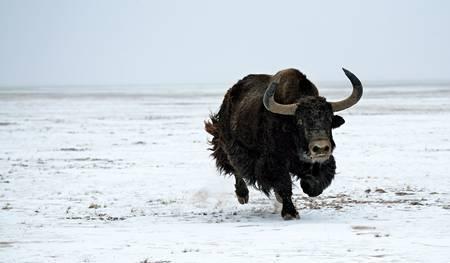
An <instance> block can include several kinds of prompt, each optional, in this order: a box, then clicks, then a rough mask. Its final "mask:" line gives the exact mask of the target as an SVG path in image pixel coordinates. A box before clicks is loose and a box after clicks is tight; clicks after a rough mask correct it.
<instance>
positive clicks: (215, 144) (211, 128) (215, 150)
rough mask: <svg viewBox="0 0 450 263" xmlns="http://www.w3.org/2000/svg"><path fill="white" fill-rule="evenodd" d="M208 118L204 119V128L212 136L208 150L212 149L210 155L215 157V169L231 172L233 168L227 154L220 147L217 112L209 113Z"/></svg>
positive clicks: (224, 172) (225, 172) (226, 172)
mask: <svg viewBox="0 0 450 263" xmlns="http://www.w3.org/2000/svg"><path fill="white" fill-rule="evenodd" d="M209 117H210V119H209V120H207V121H205V130H206V132H207V133H209V134H211V135H212V136H213V138H212V139H211V140H210V141H208V143H209V144H210V145H211V146H212V147H211V148H209V149H208V150H211V151H212V154H211V156H212V157H213V158H214V159H216V166H217V169H218V170H219V171H220V172H221V173H223V174H233V173H234V169H233V167H232V166H231V165H230V162H229V161H228V157H227V154H226V153H225V152H224V151H223V149H222V148H221V147H220V138H221V136H222V135H221V129H220V124H219V114H211V115H210V116H209Z"/></svg>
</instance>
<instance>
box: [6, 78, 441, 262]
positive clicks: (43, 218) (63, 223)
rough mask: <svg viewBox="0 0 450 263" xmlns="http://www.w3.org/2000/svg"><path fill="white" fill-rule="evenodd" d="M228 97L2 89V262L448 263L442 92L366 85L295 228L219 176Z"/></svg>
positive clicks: (202, 90) (303, 201)
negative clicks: (214, 139) (216, 145)
mask: <svg viewBox="0 0 450 263" xmlns="http://www.w3.org/2000/svg"><path fill="white" fill-rule="evenodd" d="M227 88H228V87H226V86H223V87H221V88H218V87H215V88H214V89H213V88H209V87H198V88H195V87H181V86H180V87H167V88H164V87H162V88H158V89H150V88H140V87H123V88H121V87H111V88H95V89H88V88H82V89H77V88H66V89H59V90H58V89H38V88H35V89H25V88H21V89H16V90H14V89H0V262H300V260H303V262H449V261H450V174H449V170H450V165H449V160H450V141H449V139H450V136H449V135H450V132H449V131H450V87H445V86H436V87H432V86H430V87H428V86H427V87H425V86H413V87H401V88H395V87H376V86H372V87H371V86H367V87H366V88H365V94H364V97H363V99H362V100H361V102H360V103H359V104H358V105H357V106H355V107H353V108H352V109H350V110H347V111H345V112H343V113H342V114H341V116H343V117H344V118H345V119H346V124H344V125H343V126H342V127H341V128H339V129H337V130H335V131H334V138H335V141H336V144H337V149H336V151H335V157H336V160H337V166H338V174H337V176H336V179H335V180H334V182H333V183H332V185H331V186H330V187H329V188H328V189H327V190H326V191H325V192H324V193H323V194H322V195H321V196H320V197H318V198H309V197H307V196H306V195H305V194H303V193H302V191H301V189H300V187H299V184H298V182H296V187H295V189H294V193H295V196H294V199H295V204H296V206H297V207H298V208H299V212H300V215H301V219H300V220H293V221H283V220H282V219H281V217H280V215H279V213H280V207H279V205H278V204H277V203H276V202H275V201H274V198H272V199H268V198H266V197H265V196H264V195H262V194H261V193H259V192H257V191H255V190H251V192H250V202H249V204H246V205H240V204H238V202H237V200H236V198H235V196H234V186H233V184H234V179H232V178H225V177H223V176H219V175H218V174H217V172H216V170H215V167H214V162H213V160H211V158H210V157H209V152H208V151H207V150H206V149H207V148H208V147H209V146H208V145H207V143H206V141H207V139H208V136H207V134H206V133H205V132H204V131H203V121H204V120H205V119H206V118H207V116H208V114H209V113H210V111H216V110H217V108H218V107H219V105H220V103H221V101H222V97H223V94H224V93H225V91H226V89H227ZM350 91H351V89H350V87H349V86H343V87H341V88H337V87H335V88H332V87H330V88H327V89H322V90H321V93H322V94H323V95H324V96H326V97H328V98H329V99H330V100H332V99H339V98H342V97H344V96H346V95H348V93H349V92H350Z"/></svg>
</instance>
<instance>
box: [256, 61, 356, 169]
mask: <svg viewBox="0 0 450 263" xmlns="http://www.w3.org/2000/svg"><path fill="white" fill-rule="evenodd" d="M343 70H344V73H345V75H346V76H347V77H348V78H349V80H350V82H351V83H352V86H353V90H352V94H351V95H350V96H348V97H347V98H346V99H343V100H340V101H336V102H327V101H326V100H325V99H324V98H322V97H316V96H307V97H302V98H301V99H299V100H298V101H297V102H296V103H290V104H281V103H278V102H276V101H275V99H274V97H275V96H274V95H275V92H276V89H277V87H278V86H280V85H281V86H283V83H281V81H280V80H282V79H283V78H284V77H285V74H287V73H286V72H287V71H280V72H278V73H277V74H275V75H274V76H273V77H272V80H271V82H270V83H269V85H268V87H267V89H266V92H265V93H264V97H263V104H264V107H265V108H266V110H268V111H270V112H272V113H276V114H280V115H287V116H294V119H295V121H296V127H297V130H298V133H299V136H298V140H294V142H295V144H296V148H297V152H298V153H299V157H300V158H301V159H302V160H305V161H309V162H324V161H326V160H328V159H329V158H330V156H331V154H332V152H333V149H334V147H335V144H334V142H333V136H332V134H331V129H333V128H337V127H339V126H341V125H342V124H344V119H343V118H342V117H339V116H337V115H334V112H338V111H342V110H345V109H348V108H350V107H352V106H353V105H355V104H356V103H357V102H358V101H359V100H360V99H361V97H362V94H363V87H362V84H361V81H360V80H359V79H358V78H357V77H356V76H355V75H354V74H353V73H351V72H350V71H348V70H346V69H344V68H343ZM280 83H281V84H280ZM282 88H286V87H282Z"/></svg>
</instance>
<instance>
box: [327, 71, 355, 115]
mask: <svg viewBox="0 0 450 263" xmlns="http://www.w3.org/2000/svg"><path fill="white" fill-rule="evenodd" d="M342 70H343V71H344V73H345V75H347V78H349V79H350V82H351V83H352V85H353V91H352V94H351V95H350V96H349V97H348V98H346V99H344V100H341V101H336V102H330V104H331V107H332V108H333V112H337V111H341V110H345V109H348V108H350V107H351V106H353V105H355V104H356V103H357V102H358V101H359V100H360V99H361V97H362V95H363V87H362V84H361V81H359V79H358V78H357V77H356V76H355V75H354V74H353V73H351V72H350V71H348V70H346V69H345V68H342Z"/></svg>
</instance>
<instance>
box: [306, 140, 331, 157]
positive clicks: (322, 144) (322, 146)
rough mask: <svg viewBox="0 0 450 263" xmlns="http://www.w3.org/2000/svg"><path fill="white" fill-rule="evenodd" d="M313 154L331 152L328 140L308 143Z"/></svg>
mask: <svg viewBox="0 0 450 263" xmlns="http://www.w3.org/2000/svg"><path fill="white" fill-rule="evenodd" d="M309 149H310V151H311V153H312V154H313V155H322V154H330V153H331V145H330V142H329V141H328V140H316V141H314V142H312V143H311V144H310V145H309Z"/></svg>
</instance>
